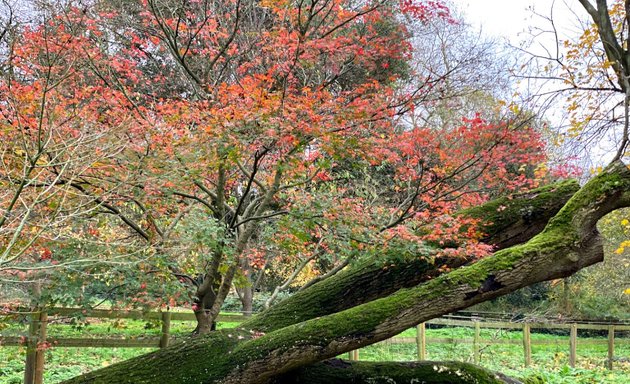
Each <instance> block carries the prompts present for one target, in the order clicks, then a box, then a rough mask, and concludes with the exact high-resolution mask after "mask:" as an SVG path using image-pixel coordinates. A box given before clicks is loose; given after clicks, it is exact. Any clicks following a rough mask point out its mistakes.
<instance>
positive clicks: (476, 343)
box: [473, 321, 480, 364]
mask: <svg viewBox="0 0 630 384" xmlns="http://www.w3.org/2000/svg"><path fill="white" fill-rule="evenodd" d="M479 334H480V328H479V322H478V321H475V338H474V339H473V361H474V362H475V364H479Z"/></svg>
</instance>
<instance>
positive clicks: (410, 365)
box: [273, 359, 519, 384]
mask: <svg viewBox="0 0 630 384" xmlns="http://www.w3.org/2000/svg"><path fill="white" fill-rule="evenodd" d="M415 382H417V383H425V384H470V383H486V384H500V383H502V384H517V383H519V381H517V380H514V379H511V378H508V377H506V376H504V375H502V374H498V373H494V372H491V371H488V370H486V369H484V368H481V367H479V366H476V365H473V364H468V363H461V362H453V361H449V362H433V361H422V362H407V363H399V362H384V363H380V362H379V363H374V362H366V361H354V362H352V361H345V360H338V359H332V360H327V361H325V362H323V363H317V364H312V365H309V366H306V367H301V368H299V369H296V370H294V371H291V372H289V373H287V374H285V375H282V376H280V377H278V378H276V379H275V380H274V381H273V384H364V383H370V384H409V383H415Z"/></svg>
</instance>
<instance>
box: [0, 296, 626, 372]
mask: <svg viewBox="0 0 630 384" xmlns="http://www.w3.org/2000/svg"><path fill="white" fill-rule="evenodd" d="M12 316H20V317H26V318H28V319H29V329H28V334H27V335H26V336H3V335H2V334H0V348H1V347H3V346H4V347H9V346H23V347H26V362H25V374H24V382H25V384H41V383H42V382H43V368H44V352H45V349H46V348H49V347H65V348H164V347H167V346H168V345H169V344H170V342H171V339H172V336H171V334H170V324H171V321H191V322H192V321H196V318H195V315H194V314H193V313H190V312H188V313H184V312H156V311H149V312H143V311H138V310H108V309H80V308H48V309H46V310H42V311H35V312H26V311H25V312H16V313H13V314H12ZM64 317H70V318H75V317H79V318H97V319H131V320H144V321H156V322H160V323H161V329H160V335H159V336H140V337H123V336H119V337H115V336H114V337H107V338H77V337H47V325H48V323H50V322H51V321H53V320H52V319H54V318H64ZM248 317H249V316H246V315H231V314H221V315H219V317H218V318H217V322H233V323H241V322H243V321H245V320H246V319H247V318H248ZM464 318H465V317H464V316H457V315H455V316H453V315H450V316H445V317H443V318H438V319H433V320H430V321H427V322H426V323H422V324H420V325H418V326H417V334H416V337H394V338H391V339H388V340H386V341H385V343H387V344H416V346H417V351H418V360H425V359H426V356H427V353H426V345H427V343H442V344H472V346H473V359H474V362H475V363H479V360H480V345H482V344H483V345H488V344H514V345H522V346H523V357H524V365H525V366H526V367H527V366H529V365H531V347H532V345H562V344H567V343H566V342H558V341H554V340H531V330H532V329H545V330H549V329H560V330H569V341H568V345H567V347H568V349H569V365H570V366H572V367H574V366H575V361H576V356H577V353H576V350H577V345H578V344H579V345H608V348H607V349H608V356H607V360H606V365H607V367H608V368H609V369H612V368H613V361H614V360H615V356H614V349H615V345H630V340H629V339H618V338H615V332H623V331H630V324H624V323H621V324H619V323H615V324H593V323H579V324H578V323H543V322H510V321H482V320H483V319H480V318H476V317H474V316H471V317H470V320H464ZM493 320H494V319H493ZM426 325H437V326H446V327H469V328H473V329H474V337H473V338H449V337H440V338H427V337H426ZM482 328H484V329H512V330H521V331H522V337H521V339H482V338H481V337H480V330H481V329H482ZM578 330H594V331H603V332H606V333H607V335H608V338H607V339H604V340H579V339H578V337H577V331H578ZM348 358H349V359H350V360H358V359H359V350H355V351H350V352H349V353H348Z"/></svg>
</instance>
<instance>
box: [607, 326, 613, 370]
mask: <svg viewBox="0 0 630 384" xmlns="http://www.w3.org/2000/svg"><path fill="white" fill-rule="evenodd" d="M614 358H615V326H614V325H609V326H608V361H607V362H606V365H607V367H608V369H610V370H612V369H613V360H614Z"/></svg>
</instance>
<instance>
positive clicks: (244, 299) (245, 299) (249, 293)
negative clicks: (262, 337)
mask: <svg viewBox="0 0 630 384" xmlns="http://www.w3.org/2000/svg"><path fill="white" fill-rule="evenodd" d="M236 289H237V290H238V292H239V296H238V297H239V299H240V300H241V310H242V312H243V314H244V315H245V316H251V315H252V313H254V288H253V287H252V286H251V284H248V285H246V286H244V287H242V288H236Z"/></svg>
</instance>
